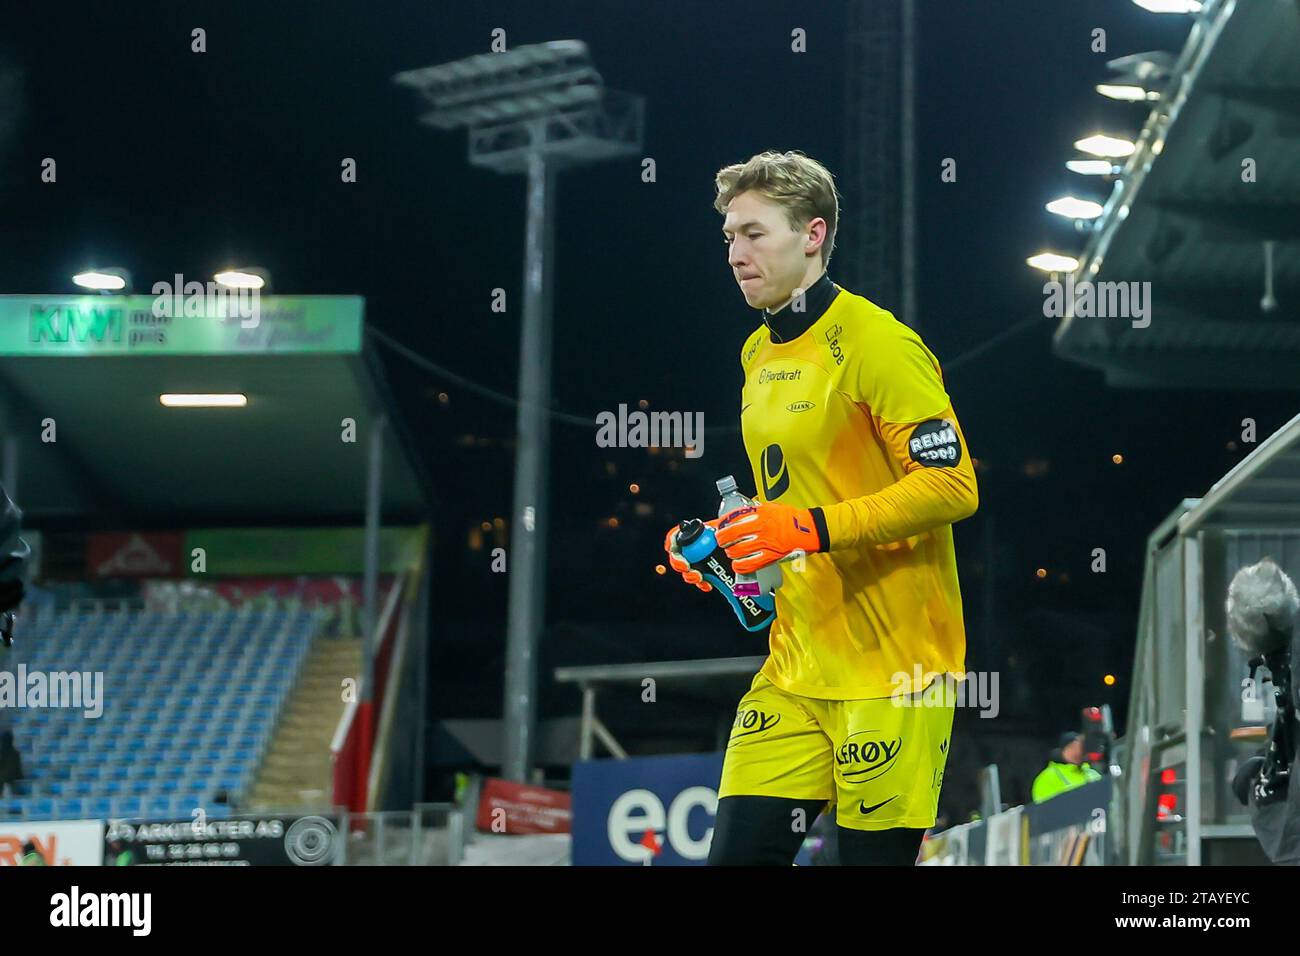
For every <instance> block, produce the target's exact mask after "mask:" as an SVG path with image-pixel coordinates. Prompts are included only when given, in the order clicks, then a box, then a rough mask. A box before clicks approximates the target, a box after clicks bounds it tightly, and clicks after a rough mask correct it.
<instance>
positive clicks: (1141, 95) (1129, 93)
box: [1097, 77, 1160, 103]
mask: <svg viewBox="0 0 1300 956" xmlns="http://www.w3.org/2000/svg"><path fill="white" fill-rule="evenodd" d="M1097 92H1098V93H1100V94H1101V95H1102V96H1105V97H1109V98H1110V99H1112V100H1122V101H1123V102H1125V103H1142V102H1145V101H1146V100H1158V99H1160V94H1159V93H1158V92H1156V91H1155V90H1148V89H1147V88H1146V87H1145V86H1143V85H1142V84H1141V83H1135V82H1130V81H1129V80H1128V78H1127V77H1117V78H1116V79H1115V80H1114V81H1112V82H1110V83H1098V84H1097Z"/></svg>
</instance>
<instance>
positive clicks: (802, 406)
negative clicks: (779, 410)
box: [785, 402, 817, 412]
mask: <svg viewBox="0 0 1300 956" xmlns="http://www.w3.org/2000/svg"><path fill="white" fill-rule="evenodd" d="M816 407H817V403H816V402H791V403H790V404H789V405H787V406H786V407H785V410H786V411H787V412H806V411H808V409H810V408H816Z"/></svg>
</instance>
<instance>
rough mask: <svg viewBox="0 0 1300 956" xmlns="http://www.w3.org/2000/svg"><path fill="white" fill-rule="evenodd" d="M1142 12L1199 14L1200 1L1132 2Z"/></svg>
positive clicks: (1201, 5) (1141, 0)
mask: <svg viewBox="0 0 1300 956" xmlns="http://www.w3.org/2000/svg"><path fill="white" fill-rule="evenodd" d="M1133 2H1134V3H1136V4H1137V5H1138V6H1139V7H1141V8H1142V9H1143V10H1147V11H1149V12H1151V13H1200V12H1201V8H1202V7H1203V6H1204V4H1203V3H1201V0H1133Z"/></svg>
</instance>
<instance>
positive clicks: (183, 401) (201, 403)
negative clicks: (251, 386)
mask: <svg viewBox="0 0 1300 956" xmlns="http://www.w3.org/2000/svg"><path fill="white" fill-rule="evenodd" d="M158 403H159V404H160V405H165V406H166V407H167V408H243V407H244V406H245V405H247V404H248V396H247V395H244V394H241V393H239V392H215V393H207V394H204V393H198V392H164V393H163V394H161V395H159V396H158Z"/></svg>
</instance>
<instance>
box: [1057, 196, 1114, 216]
mask: <svg viewBox="0 0 1300 956" xmlns="http://www.w3.org/2000/svg"><path fill="white" fill-rule="evenodd" d="M1102 209H1103V206H1102V204H1101V203H1099V202H1093V201H1092V200H1091V199H1080V198H1079V197H1078V196H1062V197H1061V198H1060V199H1053V200H1052V201H1051V202H1049V203H1048V204H1047V211H1048V212H1050V213H1055V214H1056V215H1058V216H1064V217H1065V218H1066V219H1096V218H1097V217H1098V216H1100V215H1101V213H1102Z"/></svg>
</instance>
